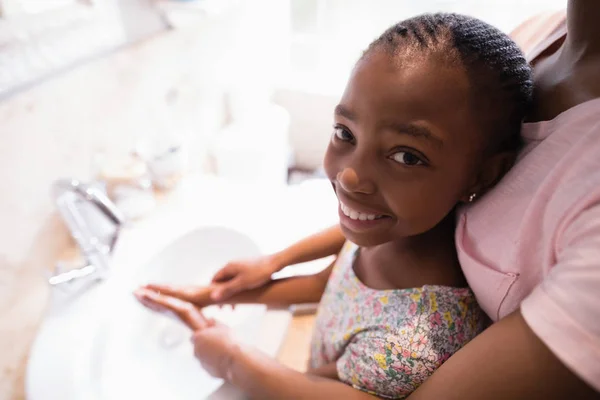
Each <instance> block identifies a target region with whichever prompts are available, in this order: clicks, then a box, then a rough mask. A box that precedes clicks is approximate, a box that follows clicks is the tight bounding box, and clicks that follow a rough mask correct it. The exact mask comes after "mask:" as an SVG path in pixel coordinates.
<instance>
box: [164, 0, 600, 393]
mask: <svg viewBox="0 0 600 400" xmlns="http://www.w3.org/2000/svg"><path fill="white" fill-rule="evenodd" d="M568 16H569V17H568V30H569V35H568V38H567V40H566V41H565V42H564V43H563V44H562V46H561V47H555V49H556V52H554V53H553V52H551V51H549V52H545V53H544V58H540V59H538V60H536V62H535V81H536V87H535V94H536V106H535V109H534V110H533V112H532V113H531V115H530V116H529V120H530V121H539V120H547V119H550V118H553V117H555V116H556V115H558V114H559V113H561V112H563V111H565V110H567V109H569V108H571V107H573V106H575V105H578V104H581V103H583V102H585V101H587V100H591V99H594V98H598V97H600V77H599V74H598V73H597V71H599V70H600V61H599V59H600V24H598V23H597V21H598V20H599V19H600V2H598V1H597V0H571V1H569V6H568ZM163 300H164V299H160V301H163ZM186 304H188V306H186V307H182V306H177V307H174V308H172V309H174V310H176V311H177V312H180V313H182V315H183V314H186V313H197V312H199V311H198V310H196V309H193V308H191V307H189V304H190V303H186ZM191 327H192V328H194V327H193V326H191ZM214 333H215V330H214V329H213V328H209V329H200V330H198V331H197V332H196V335H195V344H196V355H197V357H198V358H199V359H200V360H202V362H203V363H210V362H211V361H212V364H211V366H221V364H219V363H218V362H217V361H216V360H219V359H222V358H223V357H225V359H226V360H228V361H231V363H230V364H228V365H227V367H226V368H225V367H222V369H220V370H218V371H217V372H216V374H217V375H218V376H222V377H228V378H230V380H231V381H232V382H233V383H234V384H235V385H237V386H239V387H241V388H243V389H248V390H251V391H252V393H253V395H254V396H255V397H257V398H261V399H271V398H272V399H281V398H285V399H330V398H344V399H357V400H360V399H369V398H373V397H372V396H370V395H367V394H365V393H363V392H360V391H357V390H354V389H352V388H350V387H348V386H346V385H344V384H341V383H339V382H335V381H334V380H331V379H320V378H313V377H309V376H305V375H303V374H300V373H298V372H295V371H292V370H290V369H287V368H283V367H281V366H280V365H278V364H277V363H276V362H275V361H273V360H270V359H269V358H268V357H265V356H264V355H261V354H258V353H257V352H256V351H254V350H252V349H247V348H241V347H240V346H237V345H235V344H231V342H227V341H225V340H217V339H215V336H216V335H214ZM221 336H223V335H221ZM215 344H220V345H221V347H220V349H222V350H221V351H218V352H217V353H214V352H212V353H211V349H213V348H215ZM219 357H220V358H219ZM233 360H236V361H235V362H233ZM516 361H518V362H516ZM228 374H229V375H228ZM596 398H599V395H598V393H596V392H594V391H593V390H592V389H591V388H590V387H589V386H588V385H587V384H586V383H585V382H583V381H582V380H581V379H579V378H578V377H577V376H576V375H575V374H574V373H573V372H571V371H570V370H569V369H568V368H567V367H565V366H564V365H563V364H562V363H561V361H560V360H559V359H557V358H556V357H555V356H554V355H553V353H552V352H551V351H550V350H548V348H547V347H546V346H545V345H544V343H543V342H542V341H541V340H540V339H539V338H538V337H537V336H536V335H535V334H534V333H533V332H532V331H531V330H530V329H529V327H528V326H527V323H526V322H525V320H524V319H523V317H522V316H521V314H520V312H519V311H515V312H514V313H513V314H511V315H509V316H507V317H505V318H503V319H502V320H500V321H499V322H497V323H495V324H494V325H493V326H492V327H490V328H489V329H487V330H486V331H485V332H483V333H482V334H481V335H479V336H478V337H477V338H476V339H474V340H473V341H471V342H470V343H468V344H467V345H466V346H465V347H464V348H463V349H461V350H460V351H459V352H457V353H456V354H454V355H453V356H452V357H451V358H450V359H449V360H448V361H447V362H446V363H444V364H443V365H442V366H441V367H440V368H439V369H438V370H437V371H436V372H435V373H434V374H433V375H432V376H431V377H430V378H429V379H428V380H427V381H426V382H425V383H424V384H423V385H422V386H421V387H420V388H419V389H417V391H415V392H414V393H413V394H412V395H411V396H410V399H413V400H419V399H427V400H428V399H464V400H470V399H473V400H475V399H489V400H496V399H497V400H501V399H515V400H531V399H548V400H554V399H556V400H564V399H596Z"/></svg>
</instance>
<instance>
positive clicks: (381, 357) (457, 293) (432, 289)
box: [310, 242, 488, 399]
mask: <svg viewBox="0 0 600 400" xmlns="http://www.w3.org/2000/svg"><path fill="white" fill-rule="evenodd" d="M357 249H358V247H357V246H356V245H354V244H352V243H350V242H347V243H346V244H345V245H344V248H343V249H342V251H341V252H340V255H339V256H338V259H337V262H336V265H335V266H334V269H333V271H332V273H331V276H330V278H329V282H328V284H327V288H326V290H325V293H324V294H323V297H322V299H321V303H320V305H319V311H318V313H317V321H316V327H315V332H314V335H313V339H312V345H311V361H310V364H311V367H312V368H316V367H319V366H322V365H325V364H329V363H332V362H336V365H337V370H338V375H339V378H340V380H341V381H343V382H345V383H348V384H350V385H352V386H354V387H355V388H357V389H360V390H363V391H366V392H369V393H373V394H375V395H377V396H379V397H384V398H390V399H401V398H404V397H406V396H408V395H409V394H410V393H412V392H413V391H414V390H415V389H416V388H417V387H418V386H419V385H420V384H421V383H423V381H424V380H425V379H426V378H427V377H428V376H430V375H431V374H432V373H433V371H434V370H435V369H436V368H438V367H439V366H440V365H441V364H442V363H443V362H444V361H446V360H447V359H448V358H449V357H450V356H451V355H452V354H453V353H455V352H456V351H457V350H459V349H460V348H461V347H462V346H464V345H465V344H466V343H467V342H468V341H469V340H471V339H473V338H474V337H475V336H476V335H477V334H478V333H480V332H481V331H483V329H485V327H487V324H488V319H487V317H486V316H485V314H484V313H483V311H481V309H480V308H479V306H478V305H477V302H476V301H475V297H474V295H473V293H472V292H471V290H470V289H468V288H456V287H448V286H433V285H432V286H423V287H420V288H411V289H398V290H374V289H371V288H368V287H367V286H365V285H364V284H363V283H362V282H361V281H360V280H359V279H358V278H357V277H356V275H355V274H354V269H353V262H354V258H355V255H356V251H357Z"/></svg>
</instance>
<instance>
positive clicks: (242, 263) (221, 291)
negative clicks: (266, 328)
mask: <svg viewBox="0 0 600 400" xmlns="http://www.w3.org/2000/svg"><path fill="white" fill-rule="evenodd" d="M280 269H281V265H280V263H279V262H278V261H277V260H276V257H275V256H264V257H259V258H255V259H250V260H237V261H231V262H230V263H228V264H227V265H225V266H224V267H223V268H221V269H220V270H219V271H218V272H217V273H216V274H215V276H214V277H213V279H212V282H213V283H212V288H213V290H212V293H211V297H210V298H211V300H212V301H214V302H218V301H223V300H227V299H229V298H230V297H232V296H233V295H235V294H238V293H240V292H242V291H244V290H250V289H256V288H257V287H260V286H262V285H264V284H266V283H268V282H269V281H270V280H271V275H273V274H274V273H275V272H277V271H279V270H280Z"/></svg>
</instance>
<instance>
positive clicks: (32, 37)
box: [0, 0, 566, 398]
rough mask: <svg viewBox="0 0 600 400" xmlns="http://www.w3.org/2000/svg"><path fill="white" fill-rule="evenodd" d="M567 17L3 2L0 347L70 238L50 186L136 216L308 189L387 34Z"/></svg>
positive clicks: (499, 6) (483, 7)
mask: <svg viewBox="0 0 600 400" xmlns="http://www.w3.org/2000/svg"><path fill="white" fill-rule="evenodd" d="M565 3H566V1H565V0H488V1H485V2H484V1H479V0H369V1H365V0H185V1H184V0H179V1H177V0H0V213H1V214H0V223H1V228H0V314H1V315H3V317H2V318H0V320H2V322H0V336H1V335H2V334H3V333H7V332H9V333H10V332H20V331H22V330H23V329H26V328H27V326H28V325H27V324H30V323H31V321H28V320H17V319H15V318H14V316H15V315H17V314H23V313H27V312H29V311H31V312H32V313H34V314H35V315H38V314H39V309H41V308H42V307H43V304H44V302H42V301H36V299H35V296H33V297H31V296H30V297H27V299H24V298H22V297H20V294H21V293H29V289H28V288H29V286H28V285H30V284H31V283H30V282H31V280H32V279H33V278H32V277H34V276H36V277H37V276H38V275H39V268H40V265H43V264H47V262H48V260H49V259H53V258H55V256H56V254H55V253H56V251H57V250H56V249H57V248H60V243H63V242H66V241H68V240H69V239H68V235H66V234H62V235H61V234H58V233H57V232H58V231H57V227H58V226H60V223H59V222H57V221H56V220H54V219H53V217H52V215H53V212H54V205H53V204H52V202H51V201H49V196H48V191H49V187H50V185H51V184H52V182H54V181H55V180H56V179H58V178H64V177H70V178H78V179H81V180H84V181H102V182H103V183H104V184H105V189H106V190H107V191H108V193H109V195H110V196H111V197H112V198H113V200H115V202H117V204H119V205H120V206H121V207H122V209H123V211H124V213H125V214H127V215H128V216H129V217H131V218H138V217H140V216H141V215H142V214H143V213H144V212H145V211H146V210H148V209H150V208H151V207H152V205H153V204H154V203H153V202H154V201H156V200H155V196H154V195H153V196H154V197H149V196H148V191H153V193H154V191H156V190H158V191H159V192H160V191H163V192H168V191H169V190H170V189H171V188H173V187H174V186H176V185H177V183H178V181H179V180H180V179H181V178H182V177H183V176H186V175H188V174H210V175H215V176H219V177H223V178H224V179H229V180H238V181H243V182H245V183H249V182H250V183H252V182H255V183H256V185H272V186H273V185H288V184H294V183H296V182H299V181H301V180H303V179H305V178H306V177H312V176H319V174H320V166H321V159H322V157H323V153H324V151H325V147H326V145H327V142H328V140H329V137H330V131H331V121H332V118H331V117H332V112H333V108H334V107H335V105H336V103H337V100H338V98H339V96H340V95H341V92H342V91H343V88H344V85H345V81H346V79H347V77H348V74H349V72H350V70H351V68H352V67H353V64H354V62H355V61H356V59H357V58H358V57H359V56H360V54H361V51H362V50H363V49H364V48H365V47H366V46H367V45H368V44H369V42H370V41H371V40H373V39H374V38H375V37H377V36H378V35H379V34H380V33H381V32H382V31H383V30H385V29H386V28H387V27H388V26H389V25H391V24H393V23H395V22H398V21H399V20H402V19H404V18H407V17H410V16H413V15H415V14H418V13H422V12H435V11H452V12H459V13H466V14H471V15H474V16H477V17H480V18H482V19H484V20H486V21H488V22H490V23H491V24H494V25H496V26H498V27H499V28H501V29H502V30H504V31H506V32H509V31H510V30H511V29H513V28H514V27H516V26H517V25H518V24H519V23H520V22H522V21H524V20H525V19H527V18H528V17H530V16H532V15H534V14H538V13H540V12H545V11H548V10H556V9H560V8H563V7H564V6H565ZM144 196H145V197H144ZM132 199H136V202H132ZM42 244H43V245H42ZM29 278H31V279H29ZM40 296H41V295H40ZM38 300H39V299H38ZM15 304H19V306H18V307H15ZM11 316H12V317H11ZM19 321H20V322H19ZM25 348H26V345H25V344H23V345H22V346H20V345H15V346H12V347H11V348H10V350H7V351H8V353H7V352H3V349H0V354H3V355H2V356H0V357H2V360H1V361H2V363H3V364H2V365H0V398H3V394H6V398H9V397H8V396H9V394H10V393H13V390H15V389H14V387H15V383H14V382H15V379H17V380H18V379H22V377H20V375H18V374H17V372H15V371H16V369H15V368H16V367H13V366H14V365H15V362H17V361H15V360H21V361H22V360H23V357H24V354H25V350H24V349H25ZM21 364H22V362H21Z"/></svg>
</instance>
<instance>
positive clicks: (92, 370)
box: [27, 227, 266, 400]
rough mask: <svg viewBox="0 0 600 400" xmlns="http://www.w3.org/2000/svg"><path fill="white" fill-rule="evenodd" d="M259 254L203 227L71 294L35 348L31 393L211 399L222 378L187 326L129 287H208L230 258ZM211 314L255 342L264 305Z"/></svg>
mask: <svg viewBox="0 0 600 400" xmlns="http://www.w3.org/2000/svg"><path fill="white" fill-rule="evenodd" d="M259 254H260V251H259V248H258V247H257V245H256V244H255V243H254V242H253V241H252V240H251V239H250V238H249V237H248V236H246V235H244V234H242V233H239V232H237V231H235V230H232V229H226V228H222V227H204V228H201V229H197V230H194V231H191V232H189V233H188V234H185V235H184V236H182V237H180V238H179V239H177V240H175V241H174V242H172V243H171V244H170V245H168V246H167V247H166V248H164V249H163V250H162V251H160V252H158V254H156V255H155V256H154V257H152V258H151V259H150V260H149V261H148V262H146V263H144V264H143V265H141V266H139V267H137V268H131V270H129V271H128V273H123V274H121V275H120V276H118V277H117V276H113V277H112V279H109V280H107V281H106V282H105V283H101V284H100V285H98V286H97V287H95V288H93V289H92V290H91V291H90V293H87V294H85V295H84V296H82V298H78V299H71V300H70V302H69V304H68V305H66V306H63V307H62V308H61V310H60V311H59V312H56V315H55V316H52V315H51V316H50V317H49V318H48V321H46V324H45V325H44V327H43V328H42V332H41V333H40V335H39V336H38V340H37V341H36V343H35V345H34V349H33V351H32V357H31V359H30V363H29V371H28V372H29V373H28V382H27V383H28V398H29V399H33V400H38V399H39V400H42V399H43V400H47V399H49V398H53V399H54V398H56V399H61V400H67V399H98V400H104V399H107V400H120V399H123V400H125V399H138V398H139V399H142V398H143V399H145V400H151V399H157V400H158V399H161V400H164V399H178V400H186V399H190V400H191V399H202V398H207V397H209V396H210V395H211V394H213V393H214V392H215V391H216V390H217V389H218V388H219V387H220V386H221V385H222V381H221V380H219V379H215V378H212V377H210V376H209V375H208V374H207V373H206V372H205V371H204V370H203V369H202V367H201V366H200V363H199V362H198V361H197V360H196V359H195V358H194V357H193V348H192V344H191V343H190V340H189V338H190V336H191V332H190V331H189V329H187V328H186V327H185V326H184V325H183V324H182V323H181V322H179V321H178V320H176V319H175V318H169V317H167V316H164V315H161V314H157V313H154V312H152V311H150V310H148V309H146V308H144V307H143V306H141V305H140V304H139V303H138V302H137V301H136V300H135V298H134V297H133V295H132V294H131V291H132V290H133V289H134V288H136V287H138V286H139V285H141V284H144V283H148V282H161V283H170V284H207V283H209V282H210V279H211V277H212V275H213V274H214V272H216V271H217V269H219V268H220V267H222V266H223V265H225V263H226V262H227V261H229V260H231V259H235V258H246V257H254V256H257V255H259ZM124 270H125V269H124ZM102 292H104V293H102ZM108 292H110V296H107V293H108ZM94 299H95V300H98V299H102V300H103V301H102V303H103V304H97V302H94ZM107 299H109V300H107ZM205 312H206V315H207V316H212V317H214V318H216V319H218V320H221V321H223V322H224V323H226V324H228V325H230V326H231V327H232V328H233V330H234V332H235V334H237V335H238V336H239V337H240V339H241V340H246V341H247V342H249V343H252V344H256V343H255V342H256V338H257V337H259V330H260V326H261V323H262V320H263V318H264V315H265V312H266V309H265V307H264V306H260V305H244V306H238V307H236V308H235V309H232V308H230V307H227V308H218V307H209V308H206V309H205ZM42 348H45V350H46V351H41V349H42ZM49 393H54V394H55V395H54V394H53V395H49ZM49 396H50V397H49Z"/></svg>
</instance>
